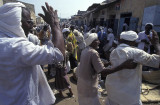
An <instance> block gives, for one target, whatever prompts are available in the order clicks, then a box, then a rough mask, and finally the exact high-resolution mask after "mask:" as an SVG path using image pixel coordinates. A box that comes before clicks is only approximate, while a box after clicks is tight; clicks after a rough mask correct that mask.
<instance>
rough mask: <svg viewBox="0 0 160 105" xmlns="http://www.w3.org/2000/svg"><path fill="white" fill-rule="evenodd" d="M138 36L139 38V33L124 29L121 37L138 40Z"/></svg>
mask: <svg viewBox="0 0 160 105" xmlns="http://www.w3.org/2000/svg"><path fill="white" fill-rule="evenodd" d="M137 38H138V35H137V33H136V32H134V31H124V32H122V33H121V35H120V39H124V40H127V41H135V40H137Z"/></svg>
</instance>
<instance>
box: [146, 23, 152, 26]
mask: <svg viewBox="0 0 160 105" xmlns="http://www.w3.org/2000/svg"><path fill="white" fill-rule="evenodd" d="M146 25H151V26H152V27H153V24H152V23H146ZM146 25H145V26H146Z"/></svg>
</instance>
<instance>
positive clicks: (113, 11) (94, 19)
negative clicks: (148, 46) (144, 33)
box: [83, 0, 160, 35]
mask: <svg viewBox="0 0 160 105" xmlns="http://www.w3.org/2000/svg"><path fill="white" fill-rule="evenodd" d="M156 5H160V0H106V1H104V2H102V3H100V4H93V5H92V6H90V7H89V8H88V10H87V13H86V14H84V15H83V21H84V23H85V24H87V25H92V26H93V27H95V25H97V24H100V25H101V26H104V25H105V26H107V27H110V28H112V29H113V31H114V34H115V35H116V34H118V35H119V34H120V33H121V32H122V30H123V25H124V23H126V24H127V25H128V29H129V30H134V31H141V30H142V26H144V24H145V23H143V19H144V10H145V8H148V7H151V6H156ZM157 8H158V7H157ZM156 10H158V9H154V11H156ZM145 13H147V10H146V11H145ZM156 13H157V14H158V13H160V12H156ZM148 15H149V14H148ZM148 22H151V21H148ZM142 23H143V24H142ZM159 26H160V24H159ZM156 31H158V30H156Z"/></svg>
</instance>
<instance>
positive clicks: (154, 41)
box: [151, 30, 160, 55]
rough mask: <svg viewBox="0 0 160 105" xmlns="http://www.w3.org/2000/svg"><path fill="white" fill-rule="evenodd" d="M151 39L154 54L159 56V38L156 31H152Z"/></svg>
mask: <svg viewBox="0 0 160 105" xmlns="http://www.w3.org/2000/svg"><path fill="white" fill-rule="evenodd" d="M152 33H153V34H152V39H151V43H152V44H153V45H154V48H155V50H156V54H158V55H160V45H159V37H158V34H157V32H156V31H154V30H152Z"/></svg>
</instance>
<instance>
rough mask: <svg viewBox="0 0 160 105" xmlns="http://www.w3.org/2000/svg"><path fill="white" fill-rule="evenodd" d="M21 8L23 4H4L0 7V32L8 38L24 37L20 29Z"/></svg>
mask: <svg viewBox="0 0 160 105" xmlns="http://www.w3.org/2000/svg"><path fill="white" fill-rule="evenodd" d="M22 7H25V5H24V4H22V3H20V2H18V3H6V4H4V5H3V6H1V7H0V32H2V33H4V34H6V35H8V36H10V35H16V36H20V37H26V35H25V33H24V30H23V29H22V27H21V25H22V23H21V20H22Z"/></svg>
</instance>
